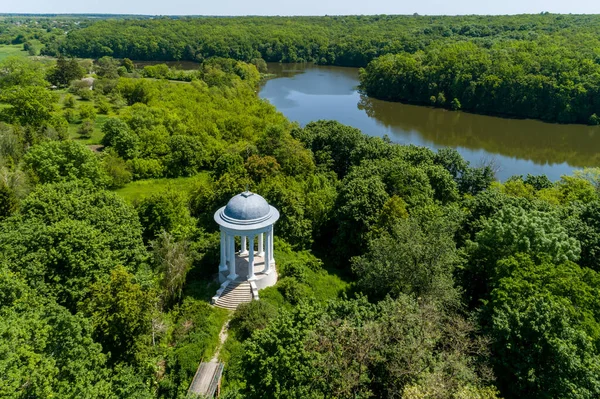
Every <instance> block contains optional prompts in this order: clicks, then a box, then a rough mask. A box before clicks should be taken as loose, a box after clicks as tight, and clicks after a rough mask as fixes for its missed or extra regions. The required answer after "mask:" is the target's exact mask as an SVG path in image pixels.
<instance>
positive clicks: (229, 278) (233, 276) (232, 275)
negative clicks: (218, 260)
mask: <svg viewBox="0 0 600 399" xmlns="http://www.w3.org/2000/svg"><path fill="white" fill-rule="evenodd" d="M236 278H238V275H237V274H235V273H234V274H230V275H228V276H227V279H228V280H231V281H233V280H235V279H236Z"/></svg>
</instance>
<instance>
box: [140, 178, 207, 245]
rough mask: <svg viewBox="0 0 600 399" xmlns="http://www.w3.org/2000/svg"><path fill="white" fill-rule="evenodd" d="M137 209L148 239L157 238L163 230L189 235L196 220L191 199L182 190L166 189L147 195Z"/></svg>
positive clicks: (176, 234) (179, 236) (178, 235)
mask: <svg viewBox="0 0 600 399" xmlns="http://www.w3.org/2000/svg"><path fill="white" fill-rule="evenodd" d="M136 209H137V211H138V215H139V218H140V222H141V223H142V226H143V229H144V238H145V239H146V240H147V241H150V240H154V239H155V238H157V237H158V236H159V235H160V234H161V232H162V231H165V232H168V233H171V234H173V235H174V236H175V237H176V238H185V237H189V235H190V234H191V233H192V231H193V229H194V227H195V224H196V221H195V219H194V218H192V217H191V216H190V210H189V199H188V197H187V196H186V195H185V193H182V192H181V191H176V190H172V189H168V190H166V191H163V192H160V193H157V194H154V195H151V196H148V197H145V198H144V199H142V200H141V201H140V202H139V203H138V204H137V205H136Z"/></svg>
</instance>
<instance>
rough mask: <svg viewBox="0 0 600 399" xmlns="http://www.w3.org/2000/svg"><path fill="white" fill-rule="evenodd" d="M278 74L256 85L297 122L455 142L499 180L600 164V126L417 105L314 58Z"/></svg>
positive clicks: (407, 140) (398, 138)
mask: <svg viewBox="0 0 600 399" xmlns="http://www.w3.org/2000/svg"><path fill="white" fill-rule="evenodd" d="M268 67H269V73H271V74H274V75H275V76H274V77H273V78H271V79H268V80H267V81H265V82H264V83H263V84H262V86H261V89H260V91H259V95H260V96H261V97H262V98H265V99H267V100H269V102H270V103H271V104H273V105H274V106H275V107H277V109H278V110H279V111H281V112H282V113H283V114H284V115H285V116H286V117H287V118H289V119H290V120H292V121H297V122H299V123H300V124H301V125H302V126H304V125H306V124H307V123H309V122H311V121H316V120H319V119H335V120H337V121H339V122H341V123H344V124H346V125H350V126H354V127H356V128H358V129H360V130H362V131H363V132H364V133H365V134H368V135H371V136H379V137H383V136H384V135H387V136H388V137H389V138H390V139H391V140H392V141H393V142H395V143H400V144H415V145H420V146H426V147H429V148H432V149H438V148H441V147H446V146H447V147H453V148H456V149H457V151H458V152H459V153H460V154H461V155H462V156H463V157H464V158H465V159H466V160H467V161H469V162H471V164H473V165H480V164H482V163H483V162H490V161H491V162H493V163H494V165H495V166H496V168H497V173H496V177H497V178H498V179H500V180H502V181H504V180H506V179H507V178H508V177H510V176H513V175H527V174H528V173H530V174H532V175H540V174H545V175H546V176H548V178H550V179H551V180H558V179H560V176H561V175H564V174H571V173H572V171H573V170H574V169H577V168H583V167H586V166H600V154H599V152H600V126H585V125H559V124H550V123H544V122H540V121H536V120H529V119H508V118H498V117H492V116H485V115H476V114H470V113H467V112H460V111H459V112H456V111H448V110H444V109H438V108H432V107H424V106H415V105H408V104H401V103H394V102H387V101H380V100H376V99H373V98H369V97H367V96H365V95H363V94H361V93H359V92H358V90H357V86H358V83H359V82H358V69H356V68H342V67H332V66H317V65H312V64H277V63H273V64H269V65H268Z"/></svg>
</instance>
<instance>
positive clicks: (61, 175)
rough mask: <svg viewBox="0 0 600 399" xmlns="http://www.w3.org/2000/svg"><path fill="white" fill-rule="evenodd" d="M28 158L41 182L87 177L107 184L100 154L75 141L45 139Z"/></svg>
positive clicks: (25, 159)
mask: <svg viewBox="0 0 600 399" xmlns="http://www.w3.org/2000/svg"><path fill="white" fill-rule="evenodd" d="M24 161H25V165H26V166H27V168H28V169H29V170H30V171H31V173H32V176H33V177H34V179H35V180H36V181H37V182H40V183H53V182H59V181H64V180H74V179H83V180H88V181H91V182H93V183H94V184H96V185H98V186H100V187H102V186H104V185H105V184H106V174H105V173H104V171H103V170H102V166H101V164H100V161H99V159H98V157H97V156H96V155H95V154H94V153H93V152H92V151H90V149H89V148H87V147H85V146H84V145H83V144H79V143H77V142H75V141H63V142H57V141H46V142H43V143H41V144H38V145H36V146H34V147H32V148H31V149H30V150H29V152H28V153H27V154H26V155H25V157H24Z"/></svg>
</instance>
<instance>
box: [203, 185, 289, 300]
mask: <svg viewBox="0 0 600 399" xmlns="http://www.w3.org/2000/svg"><path fill="white" fill-rule="evenodd" d="M214 218H215V222H217V224H218V225H219V226H220V230H221V261H220V263H219V282H220V283H222V284H221V288H220V289H219V291H217V295H215V296H214V297H213V303H215V304H217V305H218V306H222V307H227V308H235V307H237V304H239V302H246V301H247V300H252V298H254V299H257V298H258V290H260V289H262V288H265V287H269V286H272V285H274V284H275V283H276V282H277V270H276V268H275V259H274V257H273V225H274V224H275V222H276V221H277V220H278V219H279V211H278V210H277V209H275V208H274V207H272V206H271V205H269V204H268V203H267V201H266V200H265V199H264V198H263V197H261V196H260V195H258V194H255V193H252V192H250V191H245V192H243V193H241V194H238V195H236V196H235V197H233V198H231V199H230V200H229V202H228V203H227V205H226V206H224V207H222V208H220V209H219V210H217V211H216V212H215V215H214ZM236 237H239V241H237V240H236ZM236 241H237V242H236ZM238 243H239V246H238ZM246 286H249V288H250V290H251V291H250V296H248V295H245V291H246V289H245V288H244V287H246ZM235 289H237V290H238V291H239V292H237V294H238V295H237V297H238V298H237V299H239V300H238V301H233V300H232V301H229V302H230V303H226V304H224V302H225V299H226V298H225V297H227V296H233V294H234V293H235V292H233V291H234V290H235ZM228 294H231V295H228ZM229 299H236V298H229ZM234 302H238V303H237V304H236V303H234ZM225 305H230V306H225Z"/></svg>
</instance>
